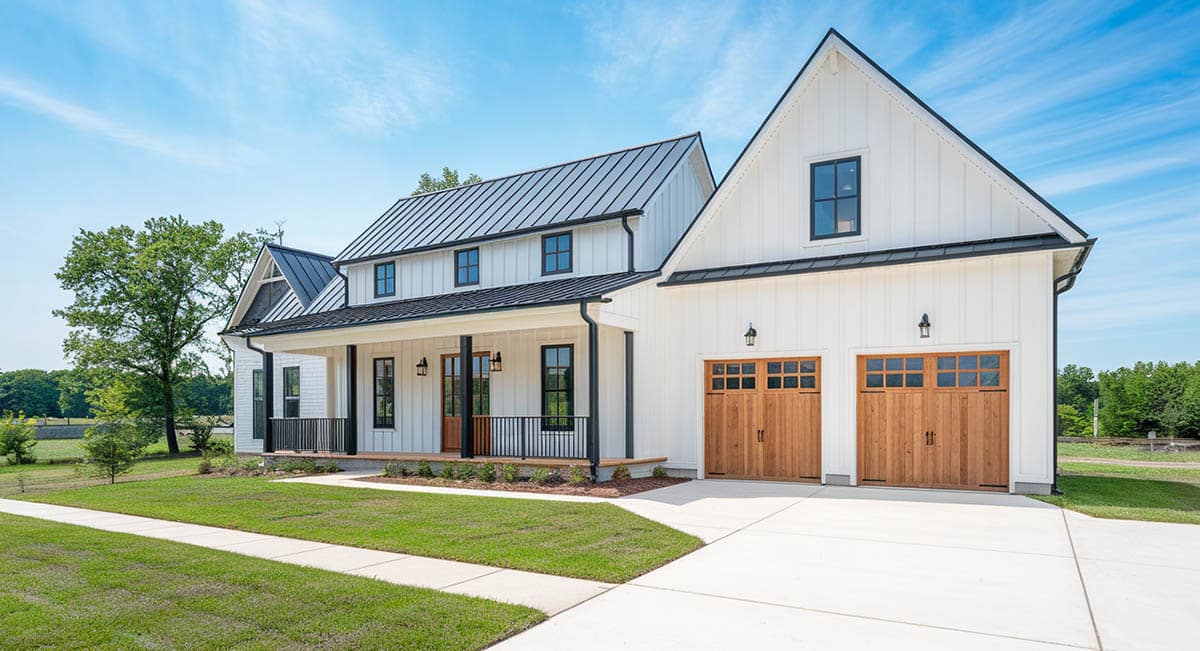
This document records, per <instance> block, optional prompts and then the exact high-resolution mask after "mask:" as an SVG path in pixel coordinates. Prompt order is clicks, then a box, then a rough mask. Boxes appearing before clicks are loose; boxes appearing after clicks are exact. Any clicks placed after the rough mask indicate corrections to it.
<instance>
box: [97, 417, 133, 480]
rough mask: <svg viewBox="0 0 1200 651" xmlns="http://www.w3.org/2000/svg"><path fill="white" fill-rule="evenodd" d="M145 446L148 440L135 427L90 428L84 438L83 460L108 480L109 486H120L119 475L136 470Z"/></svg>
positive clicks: (105, 426)
mask: <svg viewBox="0 0 1200 651" xmlns="http://www.w3.org/2000/svg"><path fill="white" fill-rule="evenodd" d="M144 447H145V437H143V436H142V435H141V433H140V432H138V430H137V428H136V427H130V426H127V425H125V424H124V423H118V422H112V423H107V424H105V425H102V426H99V427H89V428H88V430H87V433H86V434H85V435H84V437H83V451H84V454H85V455H86V456H85V458H84V460H85V461H86V463H87V464H88V465H90V466H91V467H92V468H94V469H95V472H96V474H97V475H100V476H102V477H108V483H110V484H115V483H117V475H120V474H124V473H126V472H129V470H130V469H131V468H133V464H134V462H135V461H137V460H138V457H141V456H142V450H143V449H144Z"/></svg>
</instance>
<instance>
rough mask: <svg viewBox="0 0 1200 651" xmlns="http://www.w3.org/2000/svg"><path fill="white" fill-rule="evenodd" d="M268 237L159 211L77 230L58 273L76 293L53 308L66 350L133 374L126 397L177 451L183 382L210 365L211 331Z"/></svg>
mask: <svg viewBox="0 0 1200 651" xmlns="http://www.w3.org/2000/svg"><path fill="white" fill-rule="evenodd" d="M262 242H263V236H262V235H261V234H257V235H255V234H250V233H236V234H233V235H232V236H226V234H225V228H224V227H223V226H222V225H221V224H220V223H218V222H216V221H206V222H203V223H199V224H193V223H190V222H188V221H187V220H185V219H184V218H183V217H181V216H175V217H158V218H155V219H150V220H147V221H146V222H145V224H144V225H143V228H142V229H141V230H135V229H134V228H132V227H129V226H114V227H112V228H109V229H107V230H102V231H88V230H80V232H79V234H78V235H76V236H75V239H74V241H73V242H72V243H71V250H70V252H69V253H68V254H67V258H66V260H65V261H64V262H63V265H62V268H60V269H59V271H58V273H57V274H56V276H57V277H58V279H59V281H60V282H61V283H62V286H63V289H65V290H67V291H70V292H73V293H74V295H75V301H74V303H72V304H71V305H70V306H68V307H66V308H63V309H60V310H55V314H56V315H58V316H61V317H63V318H65V319H66V321H67V325H68V326H70V328H71V331H70V333H69V334H68V335H67V339H66V341H64V342H63V350H64V351H65V352H66V354H67V356H68V357H70V358H71V359H72V360H73V361H74V362H75V363H76V365H77V366H80V367H84V368H91V369H100V370H105V371H108V372H113V373H119V374H125V375H128V376H130V377H131V379H132V380H131V382H130V384H129V385H130V386H132V387H135V388H134V389H133V390H132V395H131V397H130V398H129V399H130V400H133V399H136V400H138V401H139V402H140V403H141V404H137V405H136V409H137V411H138V413H140V414H143V415H146V416H148V417H152V418H155V419H157V420H158V421H159V422H160V423H161V426H162V428H163V429H164V430H165V433H166V436H167V447H168V449H169V450H170V452H171V453H172V454H174V453H178V452H179V442H178V439H177V438H176V435H175V420H176V417H177V416H178V413H179V404H178V397H177V395H176V393H177V390H178V385H179V383H180V381H181V380H182V379H183V378H185V377H187V376H189V375H191V374H193V373H195V372H197V371H198V370H200V369H202V368H203V359H202V354H203V353H204V352H205V351H206V350H211V349H212V346H214V344H213V342H212V341H211V340H209V339H208V337H207V333H206V330H207V328H208V327H209V326H210V324H212V323H213V321H214V320H216V319H218V318H220V317H222V316H224V315H226V314H228V313H229V311H230V310H231V309H232V307H233V304H234V302H235V301H236V297H237V292H238V291H239V290H240V289H241V286H242V284H243V282H244V280H245V278H246V276H247V274H248V269H249V268H250V266H251V265H252V264H253V262H254V259H255V257H256V256H257V254H258V251H259V248H260V246H261V245H262Z"/></svg>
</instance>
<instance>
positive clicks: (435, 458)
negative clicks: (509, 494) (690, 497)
mask: <svg viewBox="0 0 1200 651" xmlns="http://www.w3.org/2000/svg"><path fill="white" fill-rule="evenodd" d="M263 456H264V457H274V458H288V457H301V458H305V459H334V460H338V459H346V460H361V461H431V462H438V463H442V462H447V461H449V462H453V463H502V464H503V463H515V464H517V465H523V466H546V467H561V468H566V467H569V466H584V467H586V466H587V465H588V461H587V459H533V458H529V459H522V458H520V457H484V456H477V457H473V458H471V459H463V458H462V457H460V456H458V454H456V453H454V452H360V453H358V454H343V453H341V452H293V451H290V450H289V451H283V452H266V453H264V454H263ZM666 460H667V458H666V457H638V458H636V459H626V458H604V459H600V467H601V468H612V467H616V466H619V465H622V464H624V465H626V466H632V465H639V464H649V463H663V462H665V461H666Z"/></svg>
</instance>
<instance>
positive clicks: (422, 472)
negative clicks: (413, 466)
mask: <svg viewBox="0 0 1200 651" xmlns="http://www.w3.org/2000/svg"><path fill="white" fill-rule="evenodd" d="M417 476H418V477H432V476H433V469H432V468H430V467H429V462H428V461H425V460H423V459H422V460H421V461H418V462H417Z"/></svg>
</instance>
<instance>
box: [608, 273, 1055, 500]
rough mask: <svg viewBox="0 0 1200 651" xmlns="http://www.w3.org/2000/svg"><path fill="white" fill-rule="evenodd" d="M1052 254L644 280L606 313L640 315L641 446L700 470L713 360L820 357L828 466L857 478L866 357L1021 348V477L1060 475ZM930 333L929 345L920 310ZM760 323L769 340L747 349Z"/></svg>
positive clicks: (1015, 362)
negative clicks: (859, 367) (1053, 391)
mask: <svg viewBox="0 0 1200 651" xmlns="http://www.w3.org/2000/svg"><path fill="white" fill-rule="evenodd" d="M1051 266H1052V255H1051V254H1050V253H1032V254H1025V255H1010V256H995V257H989V258H983V259H975V260H968V261H949V262H940V263H926V264H915V265H905V266H896V267H888V268H879V269H866V270H859V271H845V272H837V273H825V274H813V275H798V276H784V277H778V278H770V279H762V280H746V281H735V282H726V283H710V284H701V285H690V286H682V287H675V288H661V287H655V286H643V287H640V288H635V289H633V290H631V291H627V292H622V293H620V294H618V295H617V297H616V298H615V301H614V303H612V304H611V305H609V306H606V307H605V311H606V312H608V313H612V314H620V315H624V316H631V317H635V318H638V319H639V321H640V323H641V329H640V330H639V332H638V333H637V335H636V344H635V363H634V366H635V373H636V378H635V387H636V388H637V398H636V401H637V402H636V407H635V414H636V416H635V418H636V424H635V431H636V434H637V453H638V455H639V456H641V455H666V456H668V457H669V459H670V464H671V465H673V466H677V467H685V468H697V469H699V468H701V467H702V464H703V459H702V454H703V441H704V422H703V394H704V392H703V386H702V383H703V378H704V373H703V366H702V364H703V361H704V360H705V359H713V358H722V357H725V358H729V357H735V358H736V357H741V356H746V357H753V356H757V355H817V356H820V357H821V358H822V373H823V378H822V385H823V387H824V390H823V392H822V465H823V473H824V474H826V475H827V474H831V473H832V474H841V475H849V476H851V477H854V475H855V466H856V461H855V459H856V456H855V454H856V452H855V435H856V418H855V408H856V403H855V396H856V393H855V391H856V388H855V376H854V369H855V366H854V364H855V358H856V355H858V354H865V353H870V352H883V351H925V350H929V351H934V350H971V349H976V350H979V349H1004V350H1009V351H1011V361H1010V363H1011V373H1012V383H1011V387H1012V388H1011V391H1010V400H1011V403H1010V409H1011V415H1012V417H1011V421H1010V440H1011V446H1012V449H1011V452H1012V454H1011V459H1012V466H1011V479H1012V481H1014V482H1031V483H1043V484H1048V483H1050V482H1051V481H1052V468H1051V446H1052V445H1053V442H1052V436H1051V432H1052V427H1053V423H1052V410H1051V405H1050V403H1051V399H1050V378H1051V375H1052V359H1051V356H1052V345H1053V341H1052V330H1051V327H1050V323H1051V320H1050V310H1051V305H1052V303H1051V301H1052V294H1051V284H1052V283H1051V280H1052V278H1051V273H1052V268H1051ZM926 312H927V313H928V314H929V318H930V320H931V321H932V322H933V330H932V336H931V337H930V338H929V339H920V338H919V334H918V330H917V327H916V323H917V321H918V320H919V319H920V317H921V314H922V313H926ZM749 322H753V323H754V326H755V328H756V329H757V330H758V342H757V344H756V345H755V346H754V347H753V348H748V347H746V346H745V344H744V341H743V339H742V334H743V333H744V332H745V330H746V326H747V324H748V323H749Z"/></svg>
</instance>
